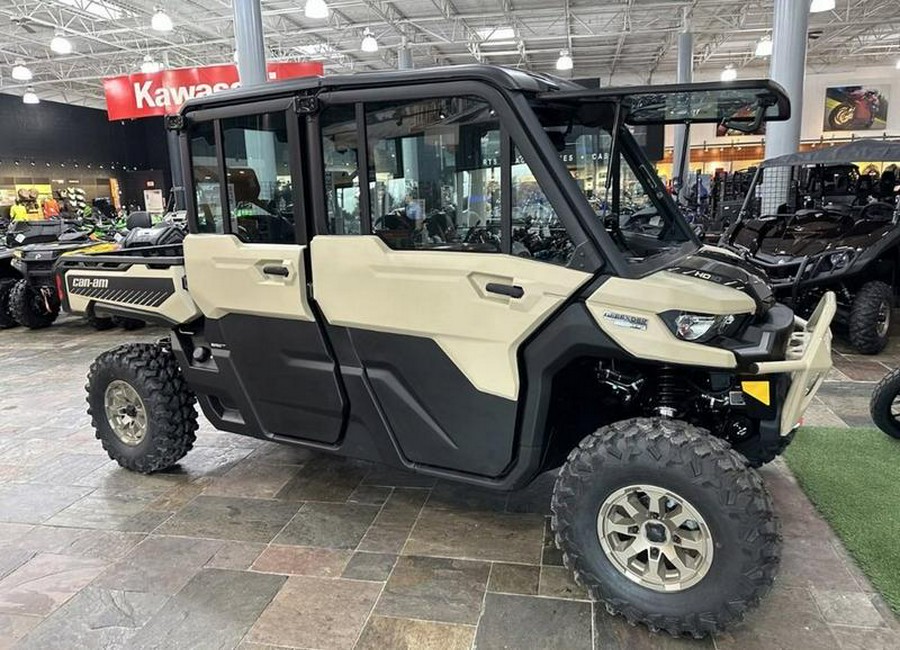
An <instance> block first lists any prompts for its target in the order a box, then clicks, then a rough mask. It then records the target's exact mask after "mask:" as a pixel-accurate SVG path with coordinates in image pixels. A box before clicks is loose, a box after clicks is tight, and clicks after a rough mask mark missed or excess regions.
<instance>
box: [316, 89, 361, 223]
mask: <svg viewBox="0 0 900 650" xmlns="http://www.w3.org/2000/svg"><path fill="white" fill-rule="evenodd" d="M319 121H320V124H321V125H322V159H323V162H324V165H325V170H324V172H325V201H326V204H327V208H328V234H330V235H359V234H360V232H361V228H360V216H359V215H360V212H359V209H360V206H359V163H358V162H357V161H358V157H357V155H358V153H359V151H358V150H359V135H358V134H357V130H356V107H355V106H354V105H346V106H344V105H341V106H332V107H330V108H327V109H326V110H325V111H323V112H322V115H321V117H320V118H319Z"/></svg>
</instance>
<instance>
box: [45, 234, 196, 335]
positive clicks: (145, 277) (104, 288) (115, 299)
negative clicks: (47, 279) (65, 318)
mask: <svg viewBox="0 0 900 650" xmlns="http://www.w3.org/2000/svg"><path fill="white" fill-rule="evenodd" d="M55 273H56V278H57V289H58V290H59V292H60V299H61V301H62V306H63V309H65V310H66V311H68V312H70V313H73V314H79V315H91V316H97V317H106V316H124V317H128V318H138V319H141V320H145V321H148V322H159V323H166V324H179V323H185V322H188V321H190V320H193V319H194V318H196V317H197V316H199V315H200V310H199V309H198V308H197V305H195V304H194V301H193V300H192V299H191V296H190V294H189V293H188V291H187V279H186V277H185V269H184V251H183V248H182V245H181V244H175V245H165V246H148V247H144V248H130V249H122V250H118V251H113V252H107V253H102V254H96V255H90V254H86V255H77V254H76V255H64V256H62V257H60V259H59V260H58V261H57V263H56V267H55Z"/></svg>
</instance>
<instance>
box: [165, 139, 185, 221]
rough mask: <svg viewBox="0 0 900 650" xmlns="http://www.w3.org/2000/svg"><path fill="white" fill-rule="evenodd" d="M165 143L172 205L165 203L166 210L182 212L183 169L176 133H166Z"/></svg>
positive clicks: (183, 204)
mask: <svg viewBox="0 0 900 650" xmlns="http://www.w3.org/2000/svg"><path fill="white" fill-rule="evenodd" d="M166 143H167V144H168V145H169V171H171V172H172V199H173V201H172V205H171V206H170V205H169V204H168V202H167V204H166V209H167V210H168V209H169V208H170V207H171V209H173V210H184V208H185V197H184V167H183V166H182V164H181V145H180V143H179V140H178V132H177V131H166Z"/></svg>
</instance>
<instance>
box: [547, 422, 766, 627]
mask: <svg viewBox="0 0 900 650" xmlns="http://www.w3.org/2000/svg"><path fill="white" fill-rule="evenodd" d="M552 512H553V528H554V530H555V532H556V542H557V545H558V546H559V547H560V548H561V549H562V551H563V557H564V560H565V563H566V566H568V567H569V568H571V569H573V570H574V573H575V579H576V581H578V582H579V583H580V584H582V585H583V586H585V587H586V588H587V589H588V591H589V592H590V594H591V596H592V597H593V598H594V599H596V600H600V601H603V602H604V603H605V604H606V608H607V610H608V611H609V612H610V613H613V614H621V615H622V616H624V617H625V618H626V619H628V621H629V622H631V623H643V624H644V625H646V626H647V627H649V628H650V629H651V630H653V631H660V630H664V631H666V632H668V633H670V634H671V635H673V636H693V637H697V638H700V637H703V636H706V635H708V634H714V633H716V632H718V631H719V630H722V629H723V628H726V627H727V626H729V625H730V624H732V623H735V622H737V621H739V620H740V619H741V618H743V615H744V613H745V612H746V611H747V610H748V609H750V608H751V607H754V606H756V605H757V604H758V602H759V599H760V597H761V596H762V595H763V594H765V593H766V592H767V591H768V590H769V589H770V587H771V586H772V582H773V580H774V578H775V574H776V572H777V568H778V563H779V545H780V537H779V535H778V525H777V521H776V519H775V515H774V510H773V506H772V501H771V498H770V497H769V495H768V493H767V492H766V489H765V487H764V486H763V483H762V479H761V478H760V477H759V474H757V472H756V471H755V470H753V469H751V468H749V467H747V465H746V462H745V461H744V459H743V458H742V457H741V456H740V455H738V454H737V453H736V452H734V451H732V450H731V449H730V448H729V447H728V445H727V443H725V442H723V441H721V440H719V439H717V438H714V437H713V436H711V435H709V434H708V433H707V432H705V431H704V430H702V429H698V428H696V427H694V426H692V425H690V424H687V423H685V422H680V421H677V420H668V419H658V418H654V419H647V418H638V419H633V420H626V421H623V422H619V423H616V424H613V425H610V426H607V427H603V428H601V429H600V430H598V431H597V432H596V433H595V434H593V435H591V436H589V437H587V438H585V439H584V440H583V441H582V442H581V444H580V445H579V446H578V447H577V448H576V449H575V450H573V451H572V453H571V454H570V455H569V458H568V460H567V462H566V464H565V465H564V466H563V468H562V470H561V472H560V474H559V478H558V479H557V482H556V486H555V488H554V491H553V501H552Z"/></svg>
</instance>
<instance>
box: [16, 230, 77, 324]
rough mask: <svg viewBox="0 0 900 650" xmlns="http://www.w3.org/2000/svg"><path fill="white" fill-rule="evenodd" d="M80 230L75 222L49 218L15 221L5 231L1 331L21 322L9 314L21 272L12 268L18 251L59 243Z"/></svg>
mask: <svg viewBox="0 0 900 650" xmlns="http://www.w3.org/2000/svg"><path fill="white" fill-rule="evenodd" d="M77 228H78V224H77V223H76V222H75V221H70V220H64V219H48V220H42V221H13V222H11V223H9V224H8V225H7V227H6V229H5V237H4V239H3V240H2V242H0V329H7V328H10V327H15V326H16V325H18V324H19V323H18V322H17V321H16V319H15V318H13V316H12V315H11V314H10V312H9V301H10V294H11V293H12V290H13V287H14V286H15V285H16V283H17V282H18V281H19V280H21V279H22V273H21V271H19V269H18V268H16V267H15V266H14V265H13V259H14V256H15V251H16V250H18V249H21V248H22V247H25V246H29V245H35V244H47V243H50V242H55V241H57V240H58V239H59V238H60V236H62V235H63V234H64V233H67V232H73V231H75V230H76V229H77Z"/></svg>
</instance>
